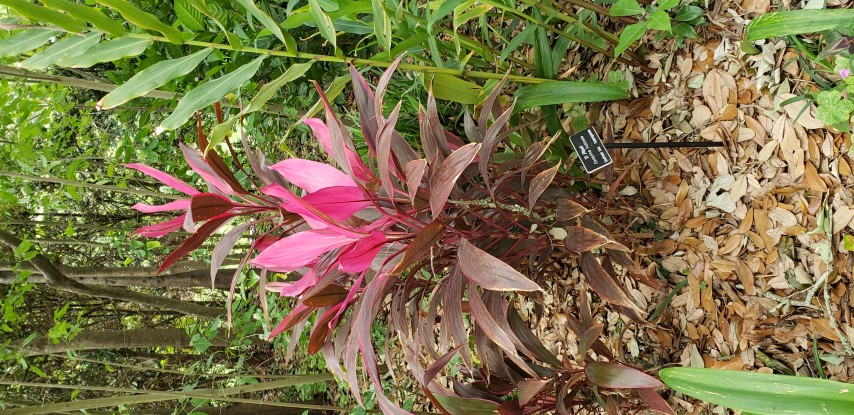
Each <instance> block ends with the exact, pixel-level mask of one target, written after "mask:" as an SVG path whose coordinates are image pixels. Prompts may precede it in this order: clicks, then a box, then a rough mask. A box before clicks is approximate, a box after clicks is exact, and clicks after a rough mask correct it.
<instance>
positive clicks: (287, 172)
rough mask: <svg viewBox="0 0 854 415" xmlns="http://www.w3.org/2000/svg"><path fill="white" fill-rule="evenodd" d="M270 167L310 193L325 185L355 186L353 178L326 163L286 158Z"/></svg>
mask: <svg viewBox="0 0 854 415" xmlns="http://www.w3.org/2000/svg"><path fill="white" fill-rule="evenodd" d="M270 169H272V170H275V171H277V172H279V173H280V174H281V175H282V176H283V177H284V178H285V179H286V180H288V181H289V182H291V183H293V184H295V185H297V186H299V187H301V188H303V189H305V191H307V192H309V193H312V192H316V191H318V190H320V189H323V188H326V187H336V186H350V187H355V186H356V183H353V179H351V178H350V177H349V176H347V175H346V174H344V173H343V172H342V171H341V170H338V169H336V168H335V167H332V166H330V165H328V164H326V163H320V162H317V161H312V160H303V159H287V160H282V161H280V162H278V163H276V164H274V165H272V166H270Z"/></svg>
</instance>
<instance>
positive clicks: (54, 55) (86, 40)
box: [21, 33, 101, 70]
mask: <svg viewBox="0 0 854 415" xmlns="http://www.w3.org/2000/svg"><path fill="white" fill-rule="evenodd" d="M100 41H101V35H99V34H96V33H90V34H89V35H87V36H68V37H66V38H64V39H62V40H60V41H59V42H56V43H54V44H53V45H52V46H51V47H49V48H47V49H45V50H43V51H41V52H39V53H36V54H35V55H33V56H32V57H30V58H29V59H27V60H25V61H23V62H21V67H22V68H24V69H29V70H42V69H45V68H47V67H48V66H50V65H53V64H54V63H56V62H57V61H59V60H60V59H63V58H66V57H71V56H77V55H79V54H81V53H83V52H86V50H88V49H89V48H91V47H92V46H95V45H96V44H98V42H100Z"/></svg>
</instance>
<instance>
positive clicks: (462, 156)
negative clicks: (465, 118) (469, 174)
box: [430, 143, 480, 218]
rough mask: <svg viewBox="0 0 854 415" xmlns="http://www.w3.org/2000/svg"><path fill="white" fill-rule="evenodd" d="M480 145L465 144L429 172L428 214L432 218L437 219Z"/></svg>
mask: <svg viewBox="0 0 854 415" xmlns="http://www.w3.org/2000/svg"><path fill="white" fill-rule="evenodd" d="M479 149H480V144H477V143H470V144H466V145H464V146H462V147H460V148H459V149H457V150H456V151H454V152H453V153H451V155H450V156H448V158H446V159H445V160H444V161H442V164H441V165H440V166H439V168H438V169H436V170H435V174H434V171H433V170H432V169H431V171H430V191H431V193H430V212H432V213H433V217H434V218H435V217H438V216H439V213H441V212H442V209H443V208H444V207H445V202H447V201H448V196H450V195H451V190H452V189H453V188H454V186H455V185H456V184H457V179H459V178H460V175H461V174H463V170H465V169H466V167H468V165H469V164H470V163H471V162H472V160H474V157H475V156H476V155H477V151H478V150H479Z"/></svg>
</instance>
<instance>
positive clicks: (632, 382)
mask: <svg viewBox="0 0 854 415" xmlns="http://www.w3.org/2000/svg"><path fill="white" fill-rule="evenodd" d="M584 373H585V375H587V380H588V381H589V382H590V383H592V384H594V385H596V386H599V387H602V388H611V389H643V388H658V387H661V386H664V384H663V383H661V381H659V380H658V379H656V378H654V377H652V376H650V375H647V374H646V373H643V372H641V371H640V370H637V369H635V368H632V367H629V366H626V365H624V364H622V363H616V362H590V363H587V365H586V366H585V367H584Z"/></svg>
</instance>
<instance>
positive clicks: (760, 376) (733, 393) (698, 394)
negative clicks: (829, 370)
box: [658, 367, 854, 415]
mask: <svg viewBox="0 0 854 415" xmlns="http://www.w3.org/2000/svg"><path fill="white" fill-rule="evenodd" d="M658 375H659V377H660V378H661V380H662V381H663V382H664V383H665V384H667V386H669V387H671V388H673V389H675V390H677V391H679V392H682V393H684V394H686V395H688V396H691V397H694V398H697V399H702V400H704V401H707V402H711V403H714V404H717V405H721V406H725V407H728V408H731V409H736V410H740V411H749V412H753V413H756V414H767V415H779V414H799V415H826V414H849V413H851V408H852V407H854V388H852V385H851V384H848V383H842V382H836V381H832V380H825V379H815V378H808V377H803V376H785V375H773V374H764V373H756V372H736V371H728V370H715V369H699V368H687V367H678V368H667V369H662V370H661V371H660V372H659V373H658Z"/></svg>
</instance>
